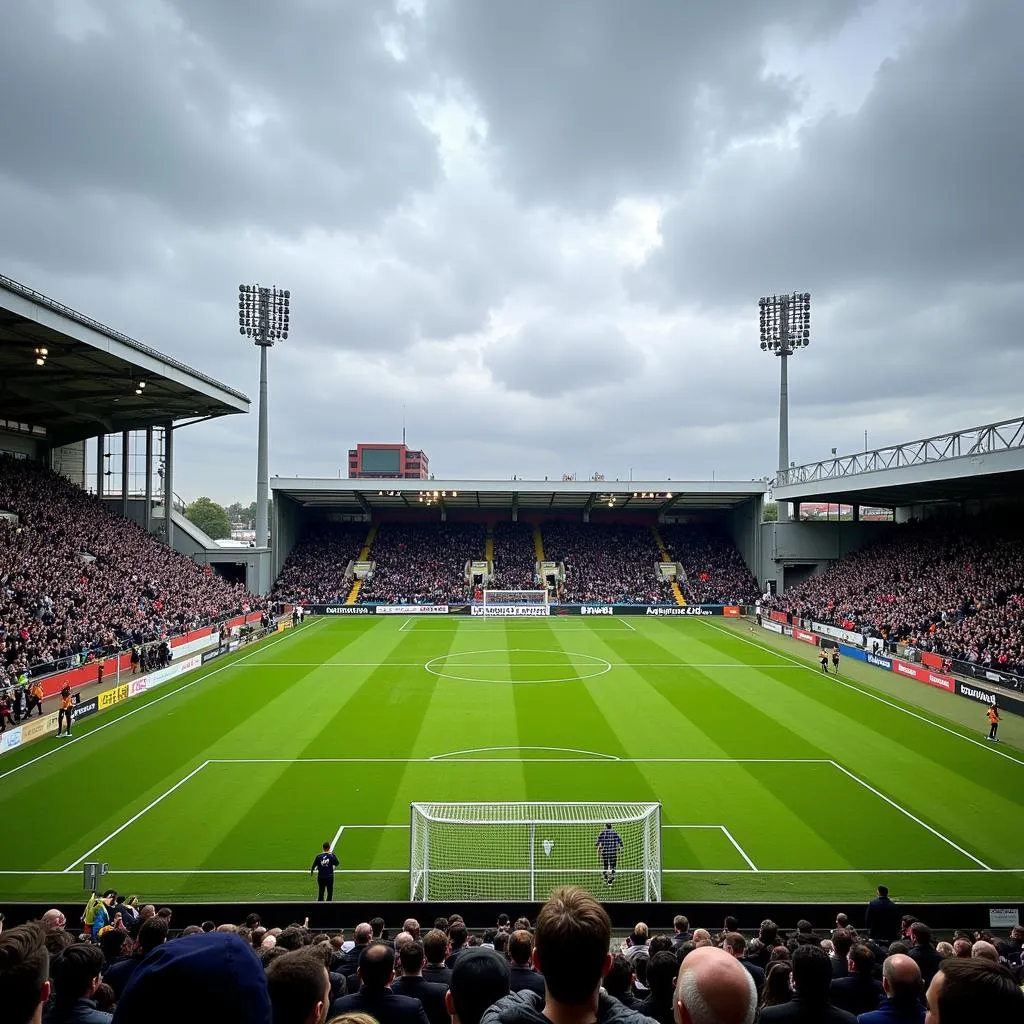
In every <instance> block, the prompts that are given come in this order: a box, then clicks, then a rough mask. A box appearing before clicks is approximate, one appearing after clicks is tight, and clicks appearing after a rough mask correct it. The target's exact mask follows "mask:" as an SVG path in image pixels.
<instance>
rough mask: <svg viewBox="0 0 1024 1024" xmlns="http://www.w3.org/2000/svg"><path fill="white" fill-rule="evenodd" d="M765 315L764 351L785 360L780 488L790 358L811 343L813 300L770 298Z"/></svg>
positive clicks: (783, 511) (785, 514)
mask: <svg viewBox="0 0 1024 1024" xmlns="http://www.w3.org/2000/svg"><path fill="white" fill-rule="evenodd" d="M757 305H758V308H759V310H760V314H761V351H762V352H770V353H772V355H776V356H778V357H779V358H780V360H781V364H780V365H781V374H780V380H779V469H778V473H777V474H776V482H777V484H782V483H783V482H784V481H785V479H786V474H787V473H788V472H789V363H788V360H789V357H790V356H791V355H793V354H794V352H796V351H797V349H800V348H806V347H807V346H808V345H809V344H810V341H811V296H810V294H809V293H808V292H792V293H791V294H789V295H769V296H767V297H765V298H761V299H758V302H757ZM789 518H790V509H789V503H788V502H785V503H783V505H782V507H780V509H779V520H780V521H781V520H784V519H789Z"/></svg>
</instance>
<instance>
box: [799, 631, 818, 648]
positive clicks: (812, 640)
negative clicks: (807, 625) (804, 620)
mask: <svg viewBox="0 0 1024 1024" xmlns="http://www.w3.org/2000/svg"><path fill="white" fill-rule="evenodd" d="M793 639H794V640H802V641H803V642H804V643H805V644H811V645H812V646H814V647H817V645H818V638H817V637H816V636H815V635H814V634H813V633H808V632H807V630H806V629H798V628H796V627H795V626H794V627H793Z"/></svg>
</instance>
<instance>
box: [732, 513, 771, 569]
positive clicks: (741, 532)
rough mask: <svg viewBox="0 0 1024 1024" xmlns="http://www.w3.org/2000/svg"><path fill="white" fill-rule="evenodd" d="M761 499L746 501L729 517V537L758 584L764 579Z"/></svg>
mask: <svg viewBox="0 0 1024 1024" xmlns="http://www.w3.org/2000/svg"><path fill="white" fill-rule="evenodd" d="M763 505H764V500H763V498H755V499H753V500H751V501H746V502H744V503H743V504H742V505H739V506H738V507H737V508H735V509H734V510H733V511H732V513H731V514H730V516H729V525H728V530H729V535H730V536H731V537H732V540H733V543H734V544H735V545H736V547H737V548H738V549H739V553H740V554H741V555H742V556H743V561H744V562H746V563H747V565H748V566H749V568H750V571H751V572H752V573H753V574H754V575H755V576H756V577H757V581H758V583H761V582H762V581H763V579H764V576H763V572H762V565H761V515H762V508H763Z"/></svg>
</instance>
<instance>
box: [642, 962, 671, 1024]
mask: <svg viewBox="0 0 1024 1024" xmlns="http://www.w3.org/2000/svg"><path fill="white" fill-rule="evenodd" d="M678 973H679V961H678V960H676V955H675V953H669V952H668V951H667V950H663V951H662V952H660V953H655V954H654V956H652V957H651V959H650V962H649V963H648V964H647V998H646V999H645V1000H644V1001H643V1002H642V1003H640V1005H639V1006H637V1007H636V1012H637V1013H642V1014H643V1015H644V1016H645V1017H650V1018H651V1019H652V1020H656V1021H658V1024H674V1022H675V1017H674V1012H675V1000H674V998H673V996H674V995H675V987H676V975H677V974H678Z"/></svg>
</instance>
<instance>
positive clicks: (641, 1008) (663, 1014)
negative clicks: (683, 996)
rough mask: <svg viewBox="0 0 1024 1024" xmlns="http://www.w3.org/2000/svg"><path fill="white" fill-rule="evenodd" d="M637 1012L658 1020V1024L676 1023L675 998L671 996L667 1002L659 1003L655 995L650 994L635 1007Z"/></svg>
mask: <svg viewBox="0 0 1024 1024" xmlns="http://www.w3.org/2000/svg"><path fill="white" fill-rule="evenodd" d="M633 1009H634V1010H636V1012H637V1013H640V1014H643V1016H645V1017H650V1018H651V1020H656V1021H657V1022H658V1024H674V1022H675V1016H674V1012H675V998H670V999H669V1001H668V1002H667V1003H665V1002H662V1003H658V1002H657V1000H655V998H654V997H653V996H648V997H647V998H646V999H645V1000H644V1001H643V1002H642V1003H637V1005H636V1006H635V1007H634V1008H633Z"/></svg>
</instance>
